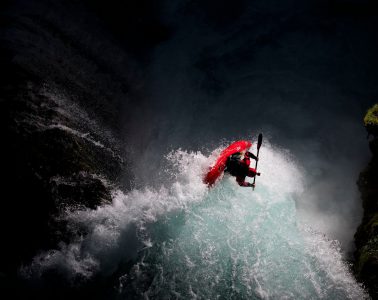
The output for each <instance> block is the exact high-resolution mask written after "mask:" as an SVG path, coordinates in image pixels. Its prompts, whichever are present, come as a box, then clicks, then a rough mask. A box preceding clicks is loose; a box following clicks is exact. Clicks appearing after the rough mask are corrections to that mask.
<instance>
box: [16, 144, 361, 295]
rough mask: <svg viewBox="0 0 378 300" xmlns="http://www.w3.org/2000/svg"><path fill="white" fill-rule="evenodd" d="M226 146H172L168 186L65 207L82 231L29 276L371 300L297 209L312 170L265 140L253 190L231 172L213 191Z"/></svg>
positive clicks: (141, 287) (154, 290) (163, 289)
mask: <svg viewBox="0 0 378 300" xmlns="http://www.w3.org/2000/svg"><path fill="white" fill-rule="evenodd" d="M224 146H225V145H222V146H220V147H218V148H217V149H216V150H215V151H213V152H212V153H211V155H210V156H206V155H204V154H202V153H201V152H188V151H184V150H176V151H172V152H170V153H169V154H168V155H167V156H166V160H167V163H166V165H165V168H164V169H162V170H161V174H159V176H162V177H165V178H167V183H166V184H163V185H161V186H159V187H145V188H144V189H134V190H132V191H130V192H122V191H120V190H118V189H114V191H113V195H112V197H113V201H112V203H111V204H106V205H102V206H101V207H98V208H97V209H96V210H90V209H87V210H67V212H66V214H65V215H64V216H62V218H64V219H65V220H66V221H67V224H68V226H69V227H70V228H71V230H72V232H76V237H75V238H74V239H73V240H72V242H70V243H61V245H60V247H59V249H54V250H50V251H47V252H44V253H41V254H40V255H38V256H37V257H35V258H34V260H33V262H32V264H31V265H29V266H26V267H24V268H23V269H22V273H23V274H24V276H26V277H29V278H33V279H36V278H43V275H44V274H46V273H48V272H49V271H51V270H54V271H55V272H59V273H60V274H62V276H64V277H65V278H67V279H68V280H69V281H71V282H72V284H80V282H85V281H87V280H91V278H94V277H96V276H97V277H98V276H100V277H110V276H113V277H114V276H115V277H116V284H115V286H114V289H115V290H116V292H115V295H116V298H119V299H139V298H144V299H367V298H368V296H367V294H366V292H365V291H364V289H363V287H362V286H361V285H360V284H359V283H357V282H356V280H355V279H354V277H353V275H352V273H351V271H350V266H349V265H348V263H347V262H346V261H345V259H344V256H343V254H342V252H341V250H340V245H339V243H338V242H337V241H335V240H331V239H329V238H327V236H326V235H325V234H323V233H321V232H317V231H315V230H313V229H312V227H311V224H306V223H305V222H304V221H303V218H301V216H300V215H299V213H298V211H297V210H296V203H297V202H298V201H301V199H303V198H304V197H306V189H305V178H304V177H305V175H304V173H305V171H304V170H303V169H302V168H301V167H300V165H299V163H298V162H296V161H295V160H294V159H293V157H292V156H291V155H290V153H289V152H288V151H286V150H283V149H279V148H277V147H274V146H272V145H269V144H268V143H265V144H264V145H263V147H262V148H261V151H260V160H259V167H258V171H259V172H261V176H260V177H257V179H256V188H255V190H254V191H252V189H251V188H242V187H239V186H238V184H237V183H236V181H235V179H234V178H232V177H230V176H228V175H225V176H224V177H223V178H222V179H221V180H220V181H219V182H218V183H217V185H216V186H215V187H213V188H210V189H209V188H207V186H206V185H205V184H203V182H202V178H203V174H204V172H206V170H207V168H208V166H209V163H211V162H214V161H215V159H216V157H217V155H219V153H220V151H221V150H222V148H223V147H224ZM252 150H254V152H256V151H255V149H252ZM146 167H148V166H146ZM249 180H250V181H251V180H252V179H249ZM114 274H116V275H114Z"/></svg>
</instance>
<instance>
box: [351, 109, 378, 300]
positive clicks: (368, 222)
mask: <svg viewBox="0 0 378 300" xmlns="http://www.w3.org/2000/svg"><path fill="white" fill-rule="evenodd" d="M364 123H365V127H366V129H367V131H368V135H369V137H370V138H371V140H370V142H369V147H370V150H371V153H372V159H371V161H370V162H369V164H368V166H367V167H366V168H365V170H364V171H363V172H361V174H360V177H359V179H358V182H357V184H358V187H359V190H360V193H361V199H362V205H363V209H364V215H363V219H362V223H361V225H360V226H359V227H358V229H357V232H356V234H355V243H356V248H357V250H356V253H355V257H356V262H355V272H356V275H357V278H358V279H359V280H361V281H362V282H363V283H364V284H365V286H366V287H367V289H368V290H369V293H370V295H371V297H372V298H373V299H378V104H376V105H374V106H373V107H372V108H371V109H369V110H368V112H367V114H366V116H365V118H364Z"/></svg>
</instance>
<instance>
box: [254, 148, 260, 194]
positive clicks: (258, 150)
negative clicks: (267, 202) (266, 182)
mask: <svg viewBox="0 0 378 300" xmlns="http://www.w3.org/2000/svg"><path fill="white" fill-rule="evenodd" d="M259 152H260V148H259V149H257V158H259ZM257 163H258V160H256V164H255V170H256V175H255V177H253V184H255V182H256V176H257ZM253 190H255V187H253Z"/></svg>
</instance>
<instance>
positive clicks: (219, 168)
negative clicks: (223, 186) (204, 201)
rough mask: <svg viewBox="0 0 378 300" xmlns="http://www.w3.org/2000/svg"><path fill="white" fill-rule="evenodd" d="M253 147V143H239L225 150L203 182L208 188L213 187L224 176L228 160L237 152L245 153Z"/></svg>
mask: <svg viewBox="0 0 378 300" xmlns="http://www.w3.org/2000/svg"><path fill="white" fill-rule="evenodd" d="M251 146H252V143H251V142H248V141H237V142H234V143H232V144H231V145H230V146H228V147H227V148H226V149H224V150H223V151H222V153H221V154H220V155H219V157H218V159H217V161H216V163H215V165H214V166H212V167H211V168H210V170H209V172H208V173H207V174H206V176H205V177H204V179H203V182H204V183H206V184H207V185H208V186H212V185H213V184H214V183H215V182H216V181H217V179H218V178H219V177H220V176H221V175H222V173H223V171H224V169H225V168H226V162H227V158H228V157H229V156H230V155H232V154H235V153H237V152H244V151H246V150H248V149H249V148H250V147H251Z"/></svg>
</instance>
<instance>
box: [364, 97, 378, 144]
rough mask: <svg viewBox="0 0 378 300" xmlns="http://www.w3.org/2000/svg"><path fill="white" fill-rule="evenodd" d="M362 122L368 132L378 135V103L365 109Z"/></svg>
mask: <svg viewBox="0 0 378 300" xmlns="http://www.w3.org/2000/svg"><path fill="white" fill-rule="evenodd" d="M364 124H365V127H366V129H367V131H368V132H369V133H370V134H372V135H374V136H378V104H375V105H374V106H373V107H371V108H370V109H369V110H368V111H367V113H366V115H365V117H364Z"/></svg>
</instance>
